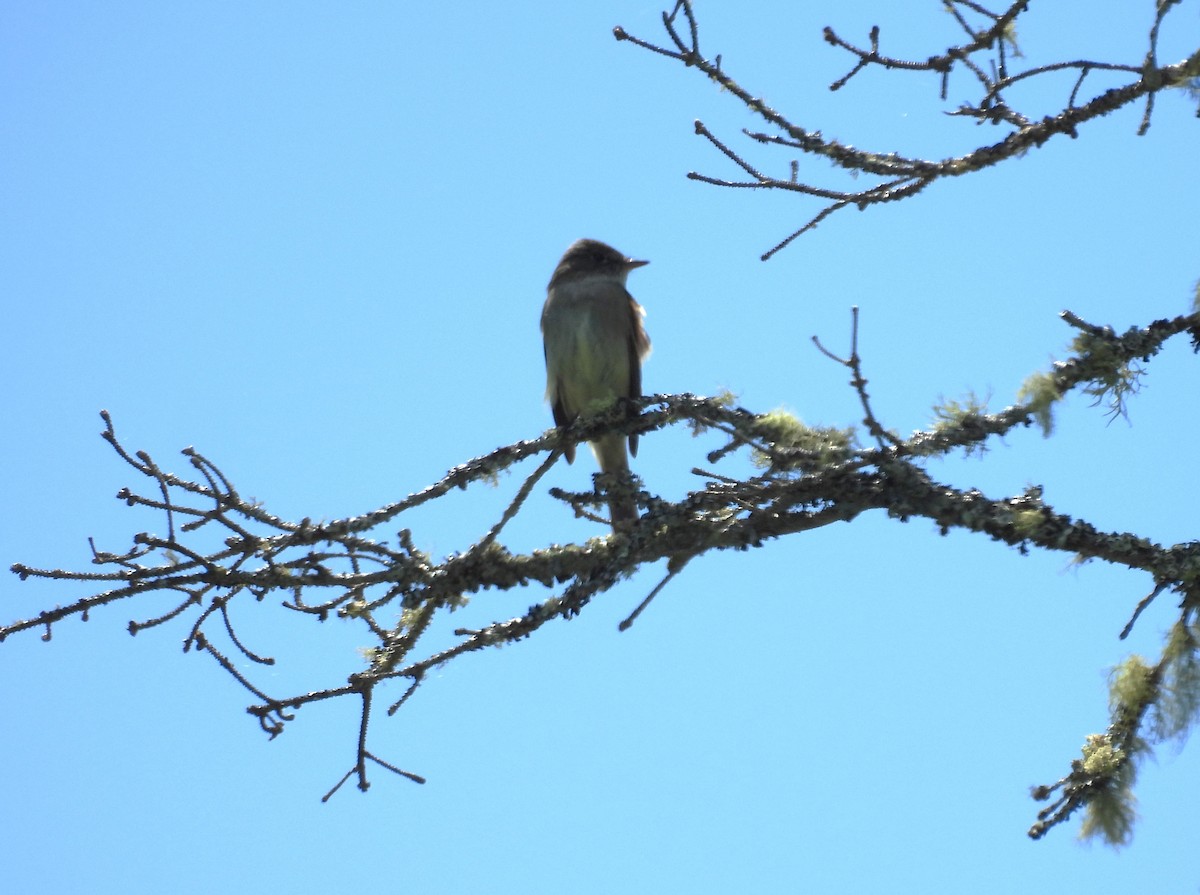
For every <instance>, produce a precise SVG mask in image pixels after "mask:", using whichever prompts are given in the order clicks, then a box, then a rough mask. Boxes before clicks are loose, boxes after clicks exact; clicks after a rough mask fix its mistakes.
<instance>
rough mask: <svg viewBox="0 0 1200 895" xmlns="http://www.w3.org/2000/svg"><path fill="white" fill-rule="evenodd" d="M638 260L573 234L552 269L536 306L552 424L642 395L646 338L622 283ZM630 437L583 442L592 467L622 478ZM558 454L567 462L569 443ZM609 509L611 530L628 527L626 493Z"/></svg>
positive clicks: (632, 444) (631, 509)
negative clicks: (591, 457) (592, 458)
mask: <svg viewBox="0 0 1200 895" xmlns="http://www.w3.org/2000/svg"><path fill="white" fill-rule="evenodd" d="M646 264H649V262H648V261H638V260H635V259H633V258H630V257H628V256H627V255H623V254H622V253H621V252H618V251H617V250H616V249H614V248H613V247H612V246H610V245H607V244H605V243H603V242H600V241H599V240H596V239H580V240H578V241H576V242H574V243H572V244H571V246H570V247H569V248H568V249H567V251H566V252H565V253H564V254H563V256H562V259H561V260H560V261H559V262H558V266H557V267H555V268H554V275H553V276H551V277H550V283H549V285H548V286H547V288H546V304H545V305H544V306H543V307H542V343H543V348H544V350H545V355H546V399H547V400H548V401H549V402H550V409H551V411H552V412H553V414H554V422H555V423H556V424H557V425H558V426H560V427H566V426H569V425H571V424H572V423H573V422H575V420H576V419H578V418H579V417H580V416H587V415H588V414H590V413H596V412H600V411H602V410H604V409H605V408H606V407H611V406H612V404H613V403H614V402H615V401H618V400H620V399H622V398H640V397H641V396H642V361H644V360H645V359H646V357H648V356H649V354H650V337H649V336H648V335H647V334H646V330H645V327H644V326H643V325H642V318H643V317H644V316H645V311H643V310H642V306H641V305H639V304H638V303H637V302H636V301H635V300H634V298H633V296H632V295H630V294H629V292H628V290H626V288H625V282H626V279H627V278H628V276H629V272H630V271H631V270H634V269H635V268H638V267H642V266H644V265H646ZM637 443H638V438H637V435H630V436H628V437H627V436H625V435H621V434H619V433H618V434H610V435H604V436H601V437H600V438H598V439H596V440H595V441H593V442H591V447H592V451H593V453H594V454H595V455H596V461H597V462H598V463H599V464H600V471H601V472H602V473H607V474H609V475H613V476H616V477H621V478H625V479H628V477H629V474H630V472H629V454H633V455H634V456H635V457H636V456H637ZM627 445H628V453H627V452H626V446H627ZM563 453H564V454H565V455H566V458H567V462H568V463H573V462H574V460H575V445H573V444H572V445H568V446H566V447H565V448H564V449H563ZM609 512H610V514H611V522H612V526H613V531H614V532H620V531H625V530H628V528H629V527H630V526H632V524H633V523H634V522H635V521H636V520H637V518H638V509H637V503H636V501H635V500H634V499H633V497H632V496H625V497H614V498H610V499H609Z"/></svg>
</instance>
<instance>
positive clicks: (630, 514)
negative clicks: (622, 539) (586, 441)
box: [592, 435, 638, 532]
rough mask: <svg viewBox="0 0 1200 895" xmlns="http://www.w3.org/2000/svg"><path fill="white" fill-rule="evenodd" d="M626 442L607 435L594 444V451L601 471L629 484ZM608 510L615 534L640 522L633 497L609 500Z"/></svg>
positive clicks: (619, 436)
mask: <svg viewBox="0 0 1200 895" xmlns="http://www.w3.org/2000/svg"><path fill="white" fill-rule="evenodd" d="M626 441H627V439H626V437H625V436H624V435H605V436H604V437H603V438H601V439H599V440H598V441H594V442H592V450H593V451H595V453H596V460H597V461H598V462H599V464H600V471H601V472H603V473H605V474H606V475H610V476H612V477H613V479H614V480H617V481H620V482H628V481H629V479H630V472H629V455H628V453H627V452H626V450H625V443H626ZM608 509H609V513H610V514H611V518H612V527H613V531H614V532H619V531H625V530H627V529H628V528H629V527H630V526H632V525H633V523H634V522H636V521H637V520H638V508H637V501H636V500H634V499H633V497H632V496H624V497H611V498H609V501H608Z"/></svg>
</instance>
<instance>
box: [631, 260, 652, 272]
mask: <svg viewBox="0 0 1200 895" xmlns="http://www.w3.org/2000/svg"><path fill="white" fill-rule="evenodd" d="M649 263H650V262H649V261H638V260H636V259H634V258H626V259H625V268H626V269H627V270H633V269H634V268H635V267H645V266H646V265H647V264H649Z"/></svg>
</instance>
